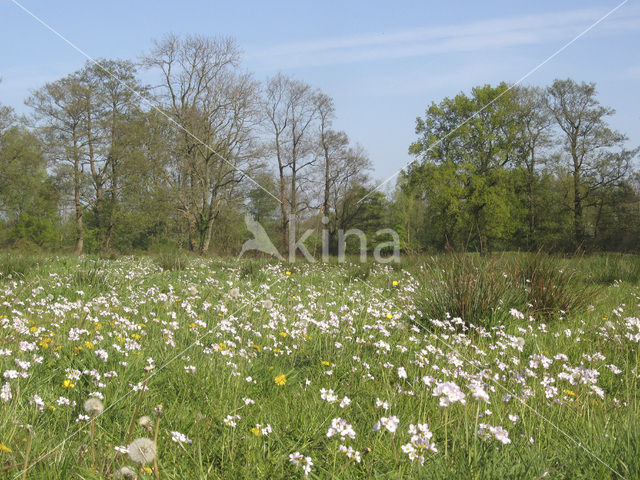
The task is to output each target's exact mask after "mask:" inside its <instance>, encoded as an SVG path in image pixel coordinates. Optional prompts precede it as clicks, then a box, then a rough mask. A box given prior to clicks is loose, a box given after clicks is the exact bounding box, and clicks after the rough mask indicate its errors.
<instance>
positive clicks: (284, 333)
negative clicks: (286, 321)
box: [280, 332, 289, 338]
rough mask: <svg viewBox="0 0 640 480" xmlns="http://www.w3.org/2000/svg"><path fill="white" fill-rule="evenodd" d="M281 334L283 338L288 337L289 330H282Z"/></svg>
mask: <svg viewBox="0 0 640 480" xmlns="http://www.w3.org/2000/svg"><path fill="white" fill-rule="evenodd" d="M280 336H281V337H282V338H287V337H288V336H289V334H288V333H287V332H280Z"/></svg>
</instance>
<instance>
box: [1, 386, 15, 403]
mask: <svg viewBox="0 0 640 480" xmlns="http://www.w3.org/2000/svg"><path fill="white" fill-rule="evenodd" d="M12 398H13V395H12V394H11V385H9V382H5V384H4V385H2V390H0V400H2V401H3V402H5V403H6V402H8V401H9V400H11V399H12Z"/></svg>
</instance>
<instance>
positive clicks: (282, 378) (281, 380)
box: [273, 373, 287, 387]
mask: <svg viewBox="0 0 640 480" xmlns="http://www.w3.org/2000/svg"><path fill="white" fill-rule="evenodd" d="M273 382H274V383H275V384H276V385H278V386H279V387H282V386H284V385H285V384H286V383H287V376H286V375H285V374H284V373H283V374H281V375H278V376H277V377H276V378H274V379H273Z"/></svg>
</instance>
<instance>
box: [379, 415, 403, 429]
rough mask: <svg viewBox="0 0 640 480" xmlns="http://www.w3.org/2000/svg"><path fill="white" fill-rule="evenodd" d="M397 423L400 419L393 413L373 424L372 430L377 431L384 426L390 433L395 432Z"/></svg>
mask: <svg viewBox="0 0 640 480" xmlns="http://www.w3.org/2000/svg"><path fill="white" fill-rule="evenodd" d="M398 423H400V419H399V418H398V417H396V416H395V415H394V416H392V417H388V418H387V417H382V418H380V421H379V422H378V423H376V424H375V425H374V426H373V431H374V432H377V431H378V430H380V429H382V428H383V427H384V428H386V429H387V430H388V431H389V432H390V433H396V430H397V429H398Z"/></svg>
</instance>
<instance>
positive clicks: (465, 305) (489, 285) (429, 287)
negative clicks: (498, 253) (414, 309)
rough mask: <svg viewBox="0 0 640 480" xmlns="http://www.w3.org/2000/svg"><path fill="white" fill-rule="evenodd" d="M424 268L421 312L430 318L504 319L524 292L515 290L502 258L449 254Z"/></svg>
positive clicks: (487, 320) (471, 320) (465, 319)
mask: <svg viewBox="0 0 640 480" xmlns="http://www.w3.org/2000/svg"><path fill="white" fill-rule="evenodd" d="M434 260H435V259H433V260H432V261H430V262H429V263H428V264H426V265H425V266H424V269H423V275H422V284H423V288H424V290H423V295H424V300H423V302H422V308H421V309H422V311H423V313H424V314H426V315H427V316H428V317H429V318H436V319H444V318H445V317H446V316H447V314H448V315H450V316H452V317H460V318H462V319H463V320H464V321H465V322H488V323H490V322H492V321H494V320H497V319H499V318H500V317H504V316H505V314H507V313H508V310H509V308H511V307H513V306H514V304H516V305H520V304H521V303H522V298H520V297H522V292H521V291H518V289H514V288H513V282H512V280H511V276H510V275H509V274H507V272H506V271H505V261H504V258H503V257H497V258H496V257H491V258H483V257H480V256H478V255H468V254H459V253H454V254H449V255H447V256H444V257H441V259H440V261H438V260H435V261H434Z"/></svg>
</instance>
